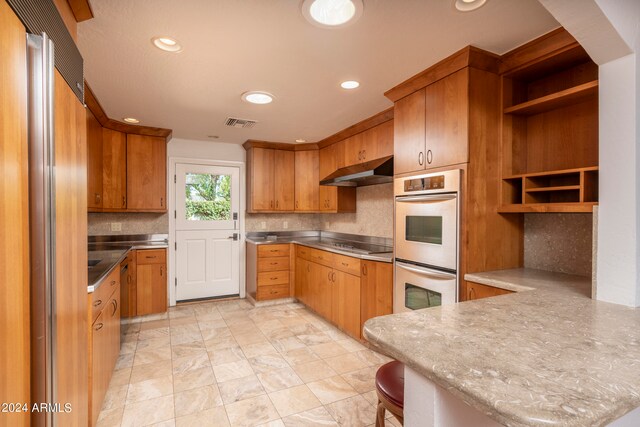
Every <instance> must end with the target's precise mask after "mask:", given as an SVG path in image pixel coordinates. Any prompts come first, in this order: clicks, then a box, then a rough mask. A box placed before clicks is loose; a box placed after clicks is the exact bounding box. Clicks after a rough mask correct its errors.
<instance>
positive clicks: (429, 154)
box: [427, 150, 433, 164]
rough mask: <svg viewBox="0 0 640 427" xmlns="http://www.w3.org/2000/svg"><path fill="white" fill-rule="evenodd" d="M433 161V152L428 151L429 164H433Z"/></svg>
mask: <svg viewBox="0 0 640 427" xmlns="http://www.w3.org/2000/svg"><path fill="white" fill-rule="evenodd" d="M432 161H433V151H431V150H427V163H429V164H431V162H432Z"/></svg>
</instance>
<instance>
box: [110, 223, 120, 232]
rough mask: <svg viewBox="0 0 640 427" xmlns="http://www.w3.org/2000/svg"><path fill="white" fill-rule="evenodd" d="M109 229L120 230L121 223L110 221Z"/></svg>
mask: <svg viewBox="0 0 640 427" xmlns="http://www.w3.org/2000/svg"><path fill="white" fill-rule="evenodd" d="M111 231H122V223H121V222H112V223H111Z"/></svg>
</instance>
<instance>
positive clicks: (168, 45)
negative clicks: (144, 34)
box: [151, 36, 182, 53]
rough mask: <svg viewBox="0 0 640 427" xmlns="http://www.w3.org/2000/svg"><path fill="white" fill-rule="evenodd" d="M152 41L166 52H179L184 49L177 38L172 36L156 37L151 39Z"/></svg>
mask: <svg viewBox="0 0 640 427" xmlns="http://www.w3.org/2000/svg"><path fill="white" fill-rule="evenodd" d="M151 43H153V45H154V46H155V47H157V48H158V49H160V50H164V51H165V52H173V53H178V52H180V51H182V45H181V44H180V43H178V41H177V40H176V39H172V38H171V37H165V36H162V37H154V38H152V39H151Z"/></svg>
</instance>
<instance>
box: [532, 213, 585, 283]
mask: <svg viewBox="0 0 640 427" xmlns="http://www.w3.org/2000/svg"><path fill="white" fill-rule="evenodd" d="M592 252H593V216H592V215H591V214H574V213H572V214H549V213H545V214H525V216H524V265H525V267H528V268H537V269H540V270H548V271H556V272H559V273H569V274H578V275H580V276H589V277H590V276H591V273H592Z"/></svg>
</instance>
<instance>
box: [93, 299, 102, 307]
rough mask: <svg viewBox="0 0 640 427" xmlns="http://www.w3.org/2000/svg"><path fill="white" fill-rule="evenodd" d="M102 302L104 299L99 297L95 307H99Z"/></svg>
mask: <svg viewBox="0 0 640 427" xmlns="http://www.w3.org/2000/svg"><path fill="white" fill-rule="evenodd" d="M100 304H102V300H101V299H99V300H98V301H95V302H94V303H93V306H94V307H98V306H99V305H100Z"/></svg>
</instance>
